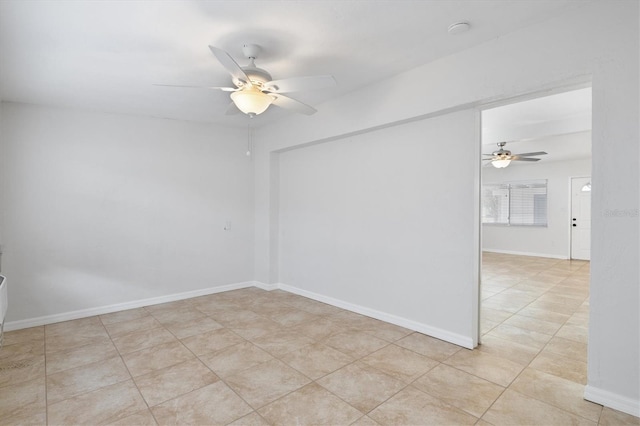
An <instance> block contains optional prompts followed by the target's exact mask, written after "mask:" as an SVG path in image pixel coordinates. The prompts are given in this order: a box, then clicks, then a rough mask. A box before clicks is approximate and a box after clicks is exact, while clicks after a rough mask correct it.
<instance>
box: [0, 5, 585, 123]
mask: <svg viewBox="0 0 640 426" xmlns="http://www.w3.org/2000/svg"><path fill="white" fill-rule="evenodd" d="M585 4H587V2H586V1H582V0H517V1H505V0H498V1H490V0H483V1H473V0H466V1H427V0H422V1H420V0H414V1H410V0H392V1H384V0H377V1H373V0H371V1H364V0H359V1H346V0H339V1H331V0H307V1H302V0H300V1H275V0H274V1H266V0H259V1H241V0H234V1H152V0H149V1H93V0H92V1H82V0H72V1H64V0H56V1H38V2H36V1H23V0H2V1H0V57H1V58H2V62H1V68H0V99H1V100H3V101H12V102H24V103H32V104H42V105H50V106H64V107H72V108H81V109H89V110H96V111H105V112H114V113H123V114H136V115H145V116H152V117H164V118H172V119H178V120H190V121H201V122H213V123H220V124H224V125H232V126H236V125H246V120H247V119H246V117H245V116H225V115H224V112H225V110H226V108H227V106H228V104H229V102H230V101H229V98H228V96H229V94H228V93H223V92H217V91H211V90H201V89H178V88H167V87H158V86H154V84H187V85H229V83H230V78H229V76H228V74H227V73H226V72H225V70H224V69H223V68H222V66H221V65H220V64H219V63H218V62H217V61H216V60H215V59H214V58H213V56H212V55H211V52H210V51H209V49H208V48H207V45H209V44H211V45H214V46H217V47H219V48H221V49H224V50H226V51H228V52H229V53H230V54H231V55H232V56H233V57H234V58H235V59H236V61H237V62H239V63H240V65H246V62H245V61H244V59H243V57H242V52H241V50H242V45H243V44H247V43H254V44H258V45H260V46H262V47H263V53H262V55H261V56H260V57H259V58H258V60H257V61H256V62H257V65H258V66H260V67H262V68H266V69H267V70H268V71H269V72H270V73H271V74H272V76H273V78H274V79H280V78H286V77H294V76H304V75H315V74H332V75H334V76H335V78H336V80H337V82H338V86H337V87H336V88H334V89H331V90H321V91H315V92H313V91H309V92H301V93H296V94H295V95H293V97H295V98H297V99H299V100H301V101H303V102H306V103H309V104H311V105H314V106H316V107H318V108H321V107H322V106H321V105H322V102H324V101H327V100H329V99H332V98H336V97H339V96H341V95H343V94H345V93H347V92H350V91H353V90H356V89H359V88H363V87H365V86H369V85H372V84H375V83H376V82H377V81H380V80H382V79H385V78H388V77H390V76H393V75H395V74H398V73H400V72H402V71H405V70H408V69H411V68H414V67H416V66H419V65H422V64H425V63H427V62H430V61H433V60H435V59H437V58H440V57H444V56H447V55H450V54H453V53H455V52H458V51H461V50H464V49H467V48H470V47H473V46H476V45H478V44H481V43H483V42H486V41H488V40H491V39H493V38H496V37H499V36H501V35H504V34H507V33H509V32H513V31H516V30H518V29H520V28H522V27H526V26H529V25H533V24H535V23H537V22H540V21H543V20H546V19H549V18H550V17H552V16H556V15H558V14H560V13H563V12H567V11H570V10H572V9H575V8H578V7H583V6H584V5H585ZM462 20H465V21H468V22H470V24H471V30H470V31H468V32H466V33H463V34H458V35H450V34H448V33H447V27H448V26H449V25H450V24H452V23H454V22H458V21H462ZM373 87H375V86H373ZM287 114H289V113H287V112H285V111H282V110H279V109H278V108H276V107H272V108H269V110H268V111H267V112H266V113H264V114H262V115H261V116H259V117H257V118H256V119H255V123H256V125H260V124H264V123H267V122H269V121H272V120H274V119H277V118H279V117H283V116H285V115H287Z"/></svg>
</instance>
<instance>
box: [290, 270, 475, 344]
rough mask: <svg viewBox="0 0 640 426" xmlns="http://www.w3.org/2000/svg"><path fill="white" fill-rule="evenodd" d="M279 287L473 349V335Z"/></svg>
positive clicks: (319, 295) (298, 290) (299, 290)
mask: <svg viewBox="0 0 640 426" xmlns="http://www.w3.org/2000/svg"><path fill="white" fill-rule="evenodd" d="M278 288H279V289H281V290H284V291H288V292H289V293H293V294H297V295H299V296H304V297H308V298H309V299H313V300H317V301H318V302H323V303H326V304H328V305H331V306H335V307H338V308H342V309H346V310H348V311H351V312H355V313H358V314H362V315H366V316H368V317H371V318H375V319H379V320H380V321H385V322H388V323H391V324H395V325H398V326H400V327H404V328H408V329H409V330H413V331H417V332H419V333H423V334H426V335H428V336H431V337H435V338H436V339H440V340H444V341H446V342H449V343H453V344H454V345H458V346H462V347H464V348H468V349H473V339H472V338H471V337H467V336H462V335H460V334H456V333H451V332H449V331H447V330H442V329H441V328H437V327H432V326H429V325H426V324H422V323H419V322H416V321H413V320H410V319H407V318H402V317H398V316H396V315H392V314H388V313H386V312H382V311H378V310H375V309H371V308H367V307H364V306H360V305H356V304H353V303H350V302H345V301H342V300H339V299H334V298H333V297H329V296H324V295H322V294H318V293H313V292H310V291H307V290H302V289H299V288H297V287H293V286H290V285H287V284H282V283H279V284H278Z"/></svg>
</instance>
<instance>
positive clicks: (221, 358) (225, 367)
mask: <svg viewBox="0 0 640 426" xmlns="http://www.w3.org/2000/svg"><path fill="white" fill-rule="evenodd" d="M200 359H201V360H202V362H204V363H205V365H206V366H207V367H209V368H210V369H211V370H213V372H215V373H216V374H218V375H220V376H221V377H227V376H230V375H232V374H235V373H237V372H239V371H242V370H246V369H247V368H251V367H255V366H256V365H258V364H262V363H263V362H267V361H270V360H272V359H274V358H273V357H272V356H271V355H270V354H269V353H267V352H265V351H263V350H262V349H260V348H259V347H257V346H256V345H254V344H253V343H250V342H243V343H238V344H237V345H233V346H229V347H227V348H225V349H222V350H220V351H217V352H212V353H209V354H205V355H201V356H200Z"/></svg>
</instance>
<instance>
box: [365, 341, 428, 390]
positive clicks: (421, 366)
mask: <svg viewBox="0 0 640 426" xmlns="http://www.w3.org/2000/svg"><path fill="white" fill-rule="evenodd" d="M362 362H364V363H365V364H367V365H370V366H371V367H374V368H376V369H378V370H380V371H382V372H383V373H386V374H388V375H389V376H391V377H395V378H396V379H398V380H401V381H403V382H405V383H407V384H409V383H411V382H413V381H414V380H416V379H417V378H418V377H420V376H422V375H423V374H424V373H426V372H427V371H429V370H431V369H432V368H433V367H435V366H436V365H438V364H439V363H438V361H435V360H433V359H431V358H428V357H426V356H424V355H420V354H418V353H416V352H413V351H410V350H409V349H405V348H401V347H400V346H396V345H389V346H385V347H384V348H382V349H380V350H379V351H376V352H374V353H372V354H370V355H368V356H366V357H364V358H362Z"/></svg>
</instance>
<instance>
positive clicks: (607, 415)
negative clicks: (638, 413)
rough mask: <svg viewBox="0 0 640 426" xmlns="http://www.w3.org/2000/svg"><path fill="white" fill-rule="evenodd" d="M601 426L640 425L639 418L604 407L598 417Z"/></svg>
mask: <svg viewBox="0 0 640 426" xmlns="http://www.w3.org/2000/svg"><path fill="white" fill-rule="evenodd" d="M600 425H601V426H627V425H629V426H631V425H635V426H637V425H640V418H638V417H635V416H632V415H630V414H626V413H623V412H620V411H617V410H613V409H611V408H607V407H604V409H603V410H602V415H601V416H600Z"/></svg>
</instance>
